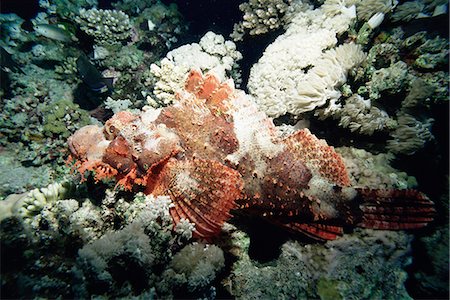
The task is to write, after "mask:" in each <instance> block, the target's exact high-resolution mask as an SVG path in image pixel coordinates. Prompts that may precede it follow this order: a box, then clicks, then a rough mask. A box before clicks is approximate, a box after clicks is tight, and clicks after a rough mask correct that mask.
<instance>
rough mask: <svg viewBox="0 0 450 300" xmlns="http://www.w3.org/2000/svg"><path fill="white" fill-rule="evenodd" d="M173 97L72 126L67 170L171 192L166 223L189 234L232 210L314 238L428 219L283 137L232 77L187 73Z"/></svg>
mask: <svg viewBox="0 0 450 300" xmlns="http://www.w3.org/2000/svg"><path fill="white" fill-rule="evenodd" d="M177 99H178V101H177V102H176V103H175V104H173V105H171V106H168V107H164V108H161V109H153V108H147V109H144V110H143V111H142V112H141V113H136V114H135V113H131V112H127V111H122V112H119V113H117V114H115V115H114V116H113V117H112V118H111V119H110V120H108V121H107V122H106V123H105V125H104V126H103V127H99V126H96V125H89V126H85V127H83V128H81V129H79V130H78V131H77V132H75V133H74V134H73V135H72V136H71V137H70V138H69V140H68V145H69V149H70V152H71V159H72V160H74V161H75V163H74V167H75V168H77V169H78V171H79V172H80V173H81V174H82V176H84V175H83V174H84V173H85V171H87V170H92V171H94V174H95V179H96V180H101V179H103V178H115V179H116V180H117V185H119V186H122V187H124V188H125V189H130V190H132V189H135V190H136V189H137V188H138V187H139V186H141V187H142V188H143V189H144V192H145V193H146V194H153V195H155V196H159V195H167V196H169V197H170V198H171V199H172V202H173V204H174V206H173V207H172V208H171V210H170V214H171V216H172V219H173V221H174V224H175V225H176V224H178V223H179V222H180V221H181V220H183V219H185V220H188V221H189V222H191V223H194V224H195V231H194V236H195V237H197V238H204V239H209V238H211V237H213V236H215V235H217V234H218V233H220V231H221V227H222V225H223V223H224V222H226V221H227V220H228V219H229V218H231V217H232V214H233V212H235V211H236V210H241V211H245V212H246V213H248V214H253V215H257V216H260V217H262V218H265V219H266V220H268V221H270V222H272V223H274V224H276V225H279V226H282V227H284V228H286V229H288V230H291V231H294V232H301V233H303V234H306V235H308V236H310V237H313V238H315V239H318V240H332V239H336V238H337V237H339V236H340V235H342V234H343V233H344V228H348V227H350V228H352V227H356V226H358V227H364V228H372V229H386V230H402V229H415V228H421V227H423V226H426V225H427V223H429V222H431V221H432V220H433V216H434V214H435V209H434V204H433V202H432V201H430V200H429V199H428V198H427V196H426V195H424V194H423V193H421V192H419V191H416V190H395V189H392V190H380V189H369V188H356V187H351V186H350V178H349V175H348V173H347V169H346V167H345V165H344V162H343V160H342V158H341V157H340V155H339V154H338V153H337V152H336V151H335V150H334V148H333V147H331V146H328V144H327V143H326V142H325V141H324V140H320V139H318V138H317V137H316V136H314V135H313V134H312V133H311V132H310V131H309V130H308V129H302V130H299V131H297V132H295V133H293V134H291V135H289V136H288V137H283V136H282V135H281V134H280V133H279V131H278V130H277V128H276V127H275V126H274V124H273V122H272V119H270V118H268V117H267V116H266V115H265V114H264V113H262V112H260V111H258V108H257V106H256V104H255V103H254V102H253V100H252V98H251V97H250V96H248V95H246V94H245V93H244V92H243V91H239V90H235V89H234V85H233V83H232V81H226V82H224V83H221V82H220V81H219V79H218V78H217V77H216V76H215V75H214V74H212V73H208V74H206V75H205V76H204V75H203V74H202V73H201V72H200V71H198V70H192V71H191V72H190V74H189V76H188V78H187V81H186V84H185V88H184V90H181V91H179V92H178V94H177ZM83 178H84V177H83Z"/></svg>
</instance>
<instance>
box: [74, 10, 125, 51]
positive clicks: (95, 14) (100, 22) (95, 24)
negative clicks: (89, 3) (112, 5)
mask: <svg viewBox="0 0 450 300" xmlns="http://www.w3.org/2000/svg"><path fill="white" fill-rule="evenodd" d="M75 21H76V22H77V23H78V24H79V25H80V28H81V30H83V31H84V32H86V34H88V35H90V36H92V37H93V38H94V39H95V41H96V42H97V43H98V44H115V43H119V42H120V41H123V40H126V39H127V38H128V37H129V36H130V34H131V31H130V30H131V24H130V19H129V17H128V15H126V14H125V13H124V12H122V11H118V10H106V9H97V8H91V9H88V10H87V9H84V8H82V9H80V11H79V14H78V16H77V17H76V18H75Z"/></svg>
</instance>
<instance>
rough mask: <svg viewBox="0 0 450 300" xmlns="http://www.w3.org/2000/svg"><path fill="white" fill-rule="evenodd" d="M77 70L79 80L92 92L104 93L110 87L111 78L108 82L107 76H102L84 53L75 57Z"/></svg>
mask: <svg viewBox="0 0 450 300" xmlns="http://www.w3.org/2000/svg"><path fill="white" fill-rule="evenodd" d="M77 70H78V74H80V77H81V80H83V82H84V83H85V84H86V85H87V86H89V88H90V89H91V90H93V91H94V92H97V93H106V92H107V91H109V90H110V88H111V87H112V80H111V82H110V81H108V79H107V78H103V77H102V74H101V73H100V72H99V71H98V70H97V68H96V67H95V66H94V65H93V64H92V63H91V62H90V61H89V59H88V58H87V56H86V54H84V53H82V54H81V55H80V56H79V57H78V59H77Z"/></svg>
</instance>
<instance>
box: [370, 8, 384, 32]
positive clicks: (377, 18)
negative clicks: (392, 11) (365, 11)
mask: <svg viewBox="0 0 450 300" xmlns="http://www.w3.org/2000/svg"><path fill="white" fill-rule="evenodd" d="M383 20H384V13H382V12H378V13H376V14H374V15H373V16H372V17H371V18H370V19H369V21H367V25H369V27H370V28H372V29H375V28H377V27H378V26H380V24H381V23H382V22H383Z"/></svg>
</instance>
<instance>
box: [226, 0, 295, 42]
mask: <svg viewBox="0 0 450 300" xmlns="http://www.w3.org/2000/svg"><path fill="white" fill-rule="evenodd" d="M292 2H293V1H292V0H278V1H270V0H250V1H248V2H244V3H242V4H240V5H239V9H240V10H241V11H242V12H243V13H244V15H243V17H242V19H243V20H242V21H241V22H239V23H237V24H235V25H234V28H233V32H232V33H231V35H230V36H231V37H232V38H233V40H235V41H239V40H242V38H243V36H244V35H245V34H246V33H247V32H248V34H250V35H259V34H264V33H266V32H268V31H272V30H275V29H277V28H279V27H281V26H282V25H283V24H284V23H285V22H286V21H285V20H284V17H285V15H286V12H287V11H288V10H289V9H290V8H291V5H292Z"/></svg>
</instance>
